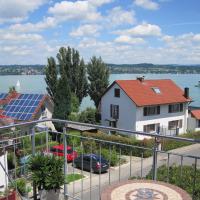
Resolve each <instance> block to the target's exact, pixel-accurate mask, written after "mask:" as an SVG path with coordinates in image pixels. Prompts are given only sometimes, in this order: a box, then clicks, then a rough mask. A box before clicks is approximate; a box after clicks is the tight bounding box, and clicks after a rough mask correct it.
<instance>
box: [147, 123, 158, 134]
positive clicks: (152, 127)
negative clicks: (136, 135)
mask: <svg viewBox="0 0 200 200" xmlns="http://www.w3.org/2000/svg"><path fill="white" fill-rule="evenodd" d="M159 126H160V124H148V125H144V126H143V130H144V132H146V133H152V132H156V131H157V128H158V127H159Z"/></svg>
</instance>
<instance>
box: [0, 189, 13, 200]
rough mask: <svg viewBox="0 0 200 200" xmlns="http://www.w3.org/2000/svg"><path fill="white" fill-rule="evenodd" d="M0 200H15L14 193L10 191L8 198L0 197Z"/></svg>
mask: <svg viewBox="0 0 200 200" xmlns="http://www.w3.org/2000/svg"><path fill="white" fill-rule="evenodd" d="M0 200H17V194H16V191H15V190H14V191H11V192H10V193H9V194H8V196H5V197H0Z"/></svg>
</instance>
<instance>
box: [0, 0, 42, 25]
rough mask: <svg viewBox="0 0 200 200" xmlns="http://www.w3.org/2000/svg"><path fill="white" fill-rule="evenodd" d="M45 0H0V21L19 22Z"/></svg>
mask: <svg viewBox="0 0 200 200" xmlns="http://www.w3.org/2000/svg"><path fill="white" fill-rule="evenodd" d="M45 2H46V0H1V1H0V23H6V22H20V21H22V20H24V19H26V18H27V16H28V14H29V13H30V12H33V11H34V10H36V9H37V8H38V7H39V6H41V5H42V4H44V3H45Z"/></svg>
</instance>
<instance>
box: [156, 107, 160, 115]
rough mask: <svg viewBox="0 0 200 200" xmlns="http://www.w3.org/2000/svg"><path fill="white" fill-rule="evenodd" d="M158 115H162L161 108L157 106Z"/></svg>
mask: <svg viewBox="0 0 200 200" xmlns="http://www.w3.org/2000/svg"><path fill="white" fill-rule="evenodd" d="M157 114H158V115H159V114H160V106H157Z"/></svg>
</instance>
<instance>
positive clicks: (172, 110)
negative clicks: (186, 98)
mask: <svg viewBox="0 0 200 200" xmlns="http://www.w3.org/2000/svg"><path fill="white" fill-rule="evenodd" d="M182 111H183V104H182V103H177V104H172V105H169V113H175V112H182Z"/></svg>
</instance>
